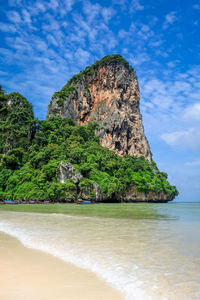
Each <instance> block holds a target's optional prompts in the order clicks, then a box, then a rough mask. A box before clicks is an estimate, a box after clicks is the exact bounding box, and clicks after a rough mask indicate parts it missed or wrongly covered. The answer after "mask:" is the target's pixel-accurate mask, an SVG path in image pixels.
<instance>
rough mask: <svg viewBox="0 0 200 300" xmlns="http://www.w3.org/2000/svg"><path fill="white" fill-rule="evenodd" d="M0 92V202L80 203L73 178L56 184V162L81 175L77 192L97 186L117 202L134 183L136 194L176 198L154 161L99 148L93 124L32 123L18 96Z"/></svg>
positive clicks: (53, 120) (68, 121)
mask: <svg viewBox="0 0 200 300" xmlns="http://www.w3.org/2000/svg"><path fill="white" fill-rule="evenodd" d="M0 91H1V93H0V199H15V200H40V201H43V200H50V201H55V202H59V201H60V202H66V201H69V200H70V199H71V200H75V199H79V198H80V194H79V192H80V191H79V192H78V193H77V188H76V185H75V184H74V182H73V181H72V180H68V181H67V182H66V183H60V182H58V181H57V169H58V166H59V164H60V162H61V161H62V162H69V163H71V164H72V165H73V166H74V167H75V168H76V170H77V171H78V172H80V173H81V174H82V175H83V178H82V180H81V183H80V189H84V188H85V187H87V186H88V185H91V184H92V183H93V182H96V183H97V184H98V185H99V186H100V187H101V189H102V192H103V198H104V199H106V200H109V199H118V200H119V199H120V197H123V193H124V191H125V190H126V189H127V188H129V187H131V186H133V185H135V186H136V188H137V190H138V191H143V192H148V191H149V190H151V191H153V192H155V193H156V194H157V193H159V192H160V191H164V192H165V193H167V194H168V195H170V196H175V195H177V193H178V192H177V190H176V187H174V186H171V185H170V184H169V182H168V181H167V174H166V173H163V172H160V171H159V170H158V168H157V166H156V164H155V163H154V162H152V163H151V164H149V163H148V161H146V160H145V159H144V157H140V158H136V157H134V156H125V157H119V156H118V155H116V154H115V153H114V152H113V151H110V150H108V149H107V148H104V147H102V146H101V145H100V144H99V140H98V138H97V137H96V136H95V134H94V132H95V128H97V126H98V125H97V124H95V123H88V124H87V125H84V126H78V125H76V124H75V123H74V122H73V121H72V120H71V119H67V118H66V119H62V118H60V117H51V118H50V119H49V120H47V121H36V120H34V117H33V112H32V106H31V105H30V104H29V102H28V101H27V100H26V99H25V98H24V97H23V96H21V95H20V94H18V93H12V94H8V95H6V94H5V91H3V90H2V89H0ZM91 197H92V198H93V197H94V195H93V191H92V192H91Z"/></svg>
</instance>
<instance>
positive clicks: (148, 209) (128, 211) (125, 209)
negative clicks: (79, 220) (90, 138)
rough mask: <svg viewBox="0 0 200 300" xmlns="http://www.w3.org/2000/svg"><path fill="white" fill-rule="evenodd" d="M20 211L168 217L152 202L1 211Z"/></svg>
mask: <svg viewBox="0 0 200 300" xmlns="http://www.w3.org/2000/svg"><path fill="white" fill-rule="evenodd" d="M1 210H6V211H18V212H31V213H57V214H58V213H60V214H69V215H81V216H90V217H104V218H121V219H160V218H162V219H166V218H167V216H166V215H164V214H162V213H160V211H159V209H158V206H155V205H154V204H150V203H142V205H141V203H134V204H133V203H118V204H116V203H112V204H111V203H106V204H103V203H101V204H92V205H77V204H58V203H56V204H34V205H32V204H20V205H13V204H10V205H9V204H5V205H0V211H1Z"/></svg>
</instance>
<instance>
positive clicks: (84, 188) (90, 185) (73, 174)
mask: <svg viewBox="0 0 200 300" xmlns="http://www.w3.org/2000/svg"><path fill="white" fill-rule="evenodd" d="M69 179H71V180H72V181H73V183H74V184H75V186H74V189H73V190H72V191H70V190H69V191H66V197H65V198H66V201H68V202H76V201H80V200H90V201H95V202H99V201H102V191H101V188H100V186H99V185H98V184H97V183H96V182H93V181H91V180H89V179H86V178H83V176H82V175H81V173H79V172H77V171H76V170H75V168H74V166H73V165H72V164H71V163H65V162H61V163H60V165H59V167H58V171H57V180H58V181H59V182H61V183H66V182H67V181H68V180H69ZM82 179H83V180H82Z"/></svg>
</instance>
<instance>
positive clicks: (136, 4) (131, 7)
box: [130, 0, 144, 12]
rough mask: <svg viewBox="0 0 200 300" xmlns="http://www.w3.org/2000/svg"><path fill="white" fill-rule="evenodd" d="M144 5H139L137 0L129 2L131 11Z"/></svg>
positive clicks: (142, 7)
mask: <svg viewBox="0 0 200 300" xmlns="http://www.w3.org/2000/svg"><path fill="white" fill-rule="evenodd" d="M143 9H144V6H143V5H141V3H140V1H139V0H132V1H131V3H130V10H131V11H132V12H133V11H137V10H143Z"/></svg>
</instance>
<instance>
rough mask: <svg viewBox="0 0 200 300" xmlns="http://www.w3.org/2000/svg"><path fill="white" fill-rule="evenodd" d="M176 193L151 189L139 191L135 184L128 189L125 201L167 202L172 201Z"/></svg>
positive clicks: (124, 196)
mask: <svg viewBox="0 0 200 300" xmlns="http://www.w3.org/2000/svg"><path fill="white" fill-rule="evenodd" d="M173 199H174V195H171V196H170V195H168V194H166V193H164V192H163V191H161V192H159V193H157V194H156V193H155V192H153V191H151V190H149V191H147V192H146V193H145V192H139V191H137V189H136V187H135V186H133V187H131V188H130V189H129V190H127V191H126V192H125V193H124V195H123V202H162V203H166V202H168V201H172V200H173Z"/></svg>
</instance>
